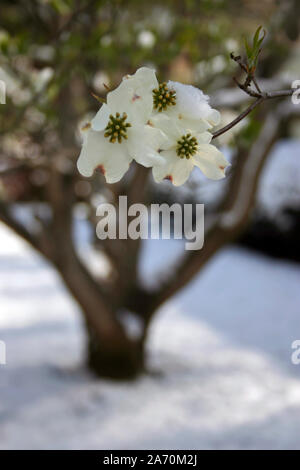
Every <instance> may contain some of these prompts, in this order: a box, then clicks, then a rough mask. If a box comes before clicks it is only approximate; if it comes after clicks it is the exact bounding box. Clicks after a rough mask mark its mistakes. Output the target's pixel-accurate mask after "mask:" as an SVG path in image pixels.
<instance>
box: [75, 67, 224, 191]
mask: <svg viewBox="0 0 300 470" xmlns="http://www.w3.org/2000/svg"><path fill="white" fill-rule="evenodd" d="M219 121H220V114H219V112H218V111H216V110H215V109H212V108H211V107H210V105H209V103H208V96H206V95H204V94H203V92H202V91H201V90H199V89H197V88H195V87H193V86H190V85H183V84H181V83H177V82H171V81H169V82H168V83H161V84H159V83H158V81H157V78H156V75H155V71H154V70H152V69H150V68H147V67H142V68H140V69H138V70H137V71H136V73H135V74H134V75H132V76H131V75H127V76H125V77H124V78H123V81H122V82H121V84H120V85H119V86H118V88H116V89H115V90H113V91H111V92H109V93H108V94H107V103H105V104H103V105H102V106H101V108H100V110H99V111H98V113H97V114H96V116H95V117H94V118H93V119H92V121H91V123H88V124H87V125H86V126H84V128H83V146H82V150H81V153H80V156H79V159H78V164H77V165H78V169H79V171H80V173H81V174H82V175H84V176H91V175H92V174H93V172H94V170H95V169H96V168H98V169H99V170H100V171H101V172H102V173H103V174H104V176H105V178H106V181H107V182H108V183H116V182H117V181H119V180H120V179H121V178H122V177H123V175H124V174H125V172H126V171H127V170H128V168H129V165H130V163H131V161H132V160H133V159H134V160H136V162H138V163H140V164H141V165H143V166H145V167H152V172H153V177H154V179H155V181H156V182H158V183H159V182H161V181H162V180H163V179H165V178H168V179H169V180H170V181H172V183H173V184H174V185H176V186H179V185H181V184H183V183H184V182H185V181H186V180H187V179H188V177H189V175H190V173H191V171H192V169H193V167H194V165H196V166H197V167H199V168H200V170H201V171H202V172H203V173H204V175H205V176H207V177H208V178H211V179H220V178H223V177H224V176H225V168H226V167H227V166H228V165H229V163H228V162H227V160H226V159H225V157H224V156H223V154H222V153H221V152H220V151H219V150H218V149H217V148H216V147H214V146H213V145H211V144H210V141H211V138H212V134H211V133H210V132H209V130H210V129H211V128H212V127H213V126H215V125H216V124H218V123H219Z"/></svg>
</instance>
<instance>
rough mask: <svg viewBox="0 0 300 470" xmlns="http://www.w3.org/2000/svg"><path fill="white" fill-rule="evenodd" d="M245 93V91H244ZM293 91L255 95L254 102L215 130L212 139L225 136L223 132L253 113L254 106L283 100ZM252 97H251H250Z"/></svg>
mask: <svg viewBox="0 0 300 470" xmlns="http://www.w3.org/2000/svg"><path fill="white" fill-rule="evenodd" d="M244 91H245V90H244ZM293 92H294V90H293V89H291V90H281V91H269V92H264V93H260V94H258V93H256V94H255V95H254V96H256V97H257V96H258V97H257V99H256V101H254V102H253V103H252V104H251V105H250V106H248V108H246V109H245V111H243V112H242V113H241V114H239V116H237V117H236V118H235V119H234V120H233V121H231V122H230V123H229V124H227V125H226V126H224V127H222V128H221V129H219V130H217V131H216V132H214V133H213V136H212V138H213V139H215V138H216V137H219V136H220V135H222V134H225V132H227V131H229V130H230V129H232V128H233V127H234V126H236V124H238V123H239V122H240V121H242V120H243V119H244V118H245V117H246V116H248V114H250V113H251V111H253V109H254V108H256V106H258V105H259V104H261V103H262V102H263V101H266V100H270V99H274V98H283V97H285V96H291V95H292V94H293ZM246 93H247V94H249V90H248V91H246ZM250 96H253V95H250Z"/></svg>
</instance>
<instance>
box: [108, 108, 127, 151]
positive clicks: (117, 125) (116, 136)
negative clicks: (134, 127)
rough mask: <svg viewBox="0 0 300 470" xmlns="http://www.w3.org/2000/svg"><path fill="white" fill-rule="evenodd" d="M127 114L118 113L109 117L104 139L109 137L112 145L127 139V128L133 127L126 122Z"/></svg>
mask: <svg viewBox="0 0 300 470" xmlns="http://www.w3.org/2000/svg"><path fill="white" fill-rule="evenodd" d="M126 119H127V114H126V113H123V114H122V116H121V115H120V113H116V115H115V116H113V115H112V114H111V115H110V116H109V121H108V124H107V126H106V128H105V133H104V137H107V138H108V139H109V141H110V142H111V143H114V142H117V141H118V142H119V144H120V143H121V142H122V139H125V140H126V139H127V138H128V136H127V128H128V127H131V124H130V123H129V122H126Z"/></svg>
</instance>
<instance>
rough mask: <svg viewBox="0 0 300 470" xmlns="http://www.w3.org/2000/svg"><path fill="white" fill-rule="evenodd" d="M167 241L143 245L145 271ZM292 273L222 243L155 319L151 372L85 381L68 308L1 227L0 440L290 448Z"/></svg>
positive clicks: (299, 434)
mask: <svg viewBox="0 0 300 470" xmlns="http://www.w3.org/2000/svg"><path fill="white" fill-rule="evenodd" d="M177 248H178V243H177V242H172V241H165V240H164V241H159V240H156V241H149V242H147V245H146V249H145V252H144V261H145V263H144V269H143V271H144V274H145V275H146V274H149V272H152V269H153V267H154V266H155V262H156V261H159V260H160V261H163V260H164V259H166V258H164V256H166V250H169V251H170V253H171V252H173V251H174V250H177ZM162 253H163V254H164V256H162ZM299 281H300V267H299V265H296V264H290V263H286V262H283V261H274V260H271V259H268V258H264V257H263V256H259V255H256V254H254V253H253V252H248V251H245V250H242V249H237V248H228V249H226V250H224V251H222V252H221V253H220V254H219V255H218V256H216V257H215V258H214V260H213V261H212V262H211V263H210V264H209V265H208V266H207V268H206V269H205V270H204V272H203V273H202V274H201V275H199V276H198V277H197V279H196V280H195V281H194V282H193V283H192V284H191V285H190V286H189V287H188V288H187V289H186V290H185V291H184V292H182V293H180V294H179V295H178V296H177V297H176V298H175V299H173V301H172V302H170V303H168V304H167V305H165V306H164V307H163V308H162V309H161V311H160V313H159V315H158V316H157V319H156V321H155V323H154V325H153V327H152V330H151V334H150V339H149V355H150V363H151V365H152V369H153V370H154V371H157V372H159V371H162V373H155V374H153V375H149V376H146V377H142V378H141V379H139V380H138V381H137V382H135V383H113V382H110V381H104V380H96V379H94V378H93V377H91V376H90V375H89V373H88V372H86V371H85V370H84V368H83V367H82V357H83V348H84V338H83V336H82V330H81V320H80V316H79V312H78V309H77V307H76V305H75V304H74V303H73V301H72V300H71V299H70V298H69V297H68V295H67V293H66V291H65V289H64V288H63V286H62V284H61V283H60V280H59V278H58V277H57V275H56V274H55V272H54V271H53V270H52V269H51V268H50V267H49V266H48V265H47V264H46V263H45V262H44V261H42V260H41V258H39V257H38V256H37V255H36V254H34V253H33V252H32V251H31V250H30V249H29V247H27V246H26V245H25V244H24V243H23V242H22V241H20V240H19V239H17V238H16V237H15V236H13V235H12V234H11V233H10V232H9V231H8V229H6V228H4V227H3V226H2V225H0V339H1V340H4V341H5V342H6V347H7V364H6V365H0V448H1V449H16V448H17V449H19V448H25V449H95V448H96V449H101V448H106V449H116V448H123V449H136V448H143V449H151V448H160V449H166V448H171V449H172V448H173V449H180V448H186V449H192V448H195V449H211V448H213V449H228V448H234V449H248V448H250V449H253V448H256V449H261V448H268V449H270V448H272V449H277V448H297V449H300V365H298V366H296V365H293V364H292V363H291V353H292V349H291V343H292V341H293V340H295V339H300V321H299V313H300V289H299Z"/></svg>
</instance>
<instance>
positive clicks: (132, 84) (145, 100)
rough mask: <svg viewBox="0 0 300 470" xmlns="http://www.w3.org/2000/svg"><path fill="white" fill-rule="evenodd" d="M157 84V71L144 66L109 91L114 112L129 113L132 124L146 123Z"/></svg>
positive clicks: (108, 96)
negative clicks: (153, 91)
mask: <svg viewBox="0 0 300 470" xmlns="http://www.w3.org/2000/svg"><path fill="white" fill-rule="evenodd" d="M156 86H157V80H156V77H155V71H154V70H151V69H148V68H147V67H142V68H141V69H138V70H137V72H136V73H135V75H133V76H128V78H124V79H123V81H122V82H121V84H120V85H119V86H118V88H116V89H115V90H114V91H111V92H110V93H108V95H107V104H108V106H109V108H110V109H111V112H112V114H115V113H117V112H119V113H124V112H125V113H127V116H128V122H130V124H132V125H135V124H146V122H147V121H148V119H149V117H150V114H151V112H152V109H153V96H152V90H153V88H155V87H156Z"/></svg>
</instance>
